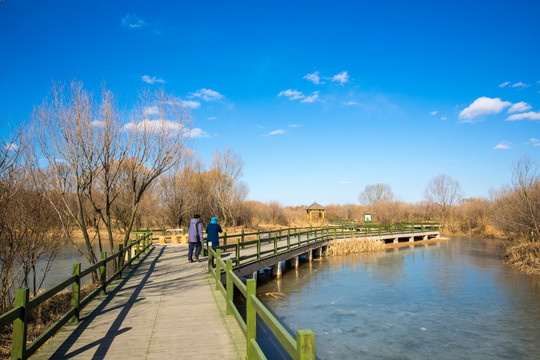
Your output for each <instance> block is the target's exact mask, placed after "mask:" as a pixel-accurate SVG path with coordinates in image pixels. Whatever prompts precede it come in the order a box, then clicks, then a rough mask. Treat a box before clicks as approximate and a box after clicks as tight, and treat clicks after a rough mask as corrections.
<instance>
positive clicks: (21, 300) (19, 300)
mask: <svg viewBox="0 0 540 360" xmlns="http://www.w3.org/2000/svg"><path fill="white" fill-rule="evenodd" d="M29 296H30V290H29V289H28V288H24V289H18V290H16V291H15V303H14V304H13V308H18V307H22V311H21V316H20V317H18V318H17V319H15V320H14V321H13V338H12V340H11V359H13V360H14V359H26V332H27V327H26V320H27V317H28V310H27V309H28V298H29Z"/></svg>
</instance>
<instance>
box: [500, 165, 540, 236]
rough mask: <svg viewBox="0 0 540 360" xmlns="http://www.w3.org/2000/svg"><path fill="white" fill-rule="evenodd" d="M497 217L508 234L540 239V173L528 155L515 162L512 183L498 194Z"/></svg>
mask: <svg viewBox="0 0 540 360" xmlns="http://www.w3.org/2000/svg"><path fill="white" fill-rule="evenodd" d="M494 208H495V209H496V210H495V220H496V224H497V225H498V227H499V228H500V229H501V230H502V231H504V232H505V233H506V234H507V235H508V236H509V237H513V238H524V239H530V240H535V241H539V239H540V173H539V170H538V167H537V164H536V162H535V161H533V160H532V159H531V158H529V157H527V156H525V157H523V158H521V159H519V160H518V161H516V162H515V163H514V166H513V168H512V182H511V184H510V186H509V187H506V188H503V189H501V190H500V191H499V192H498V193H496V194H495V207H494Z"/></svg>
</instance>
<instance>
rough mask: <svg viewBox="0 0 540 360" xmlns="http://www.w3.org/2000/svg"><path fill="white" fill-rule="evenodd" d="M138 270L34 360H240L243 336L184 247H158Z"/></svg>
mask: <svg viewBox="0 0 540 360" xmlns="http://www.w3.org/2000/svg"><path fill="white" fill-rule="evenodd" d="M137 266H138V267H137V268H136V269H135V271H134V272H133V274H132V275H131V276H130V277H128V278H126V279H124V280H118V281H116V282H114V283H113V284H112V286H110V287H109V289H108V292H109V295H108V296H106V297H105V296H101V297H98V298H97V299H96V300H94V301H92V302H91V303H90V304H89V305H88V306H87V308H85V309H84V310H83V312H82V314H81V322H80V323H79V324H68V325H67V326H66V327H64V329H62V330H61V331H60V332H59V333H58V334H57V335H56V336H55V337H54V338H53V339H51V340H50V341H49V342H48V343H47V344H45V346H44V347H43V348H42V349H41V350H39V351H38V352H37V353H36V354H35V355H34V356H33V357H32V359H71V358H74V359H160V360H162V359H205V360H208V359H218V358H219V359H222V360H226V359H245V357H246V341H245V337H244V335H243V334H242V331H241V330H240V328H239V327H238V325H237V323H236V320H235V319H234V318H233V317H232V316H228V317H227V316H225V315H224V314H225V301H224V298H223V295H222V294H221V293H219V292H218V291H216V290H214V289H215V286H214V285H213V284H211V283H210V280H209V277H208V276H207V274H206V266H207V265H206V262H200V263H188V261H187V245H183V244H178V245H176V244H175V245H171V244H167V245H156V246H155V248H154V249H153V250H152V251H151V252H150V254H149V255H148V256H147V257H146V259H145V260H144V261H142V262H141V263H139V264H138V265H137ZM113 286H115V287H114V288H113Z"/></svg>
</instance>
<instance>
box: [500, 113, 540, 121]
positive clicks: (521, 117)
mask: <svg viewBox="0 0 540 360" xmlns="http://www.w3.org/2000/svg"><path fill="white" fill-rule="evenodd" d="M515 120H540V111H538V112H534V111H529V112H526V113H522V114H514V115H510V116H509V117H508V118H507V119H506V121H515Z"/></svg>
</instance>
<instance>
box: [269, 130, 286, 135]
mask: <svg viewBox="0 0 540 360" xmlns="http://www.w3.org/2000/svg"><path fill="white" fill-rule="evenodd" d="M281 134H285V130H282V129H277V130H274V131H270V132H269V133H268V134H265V135H264V136H274V135H281Z"/></svg>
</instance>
